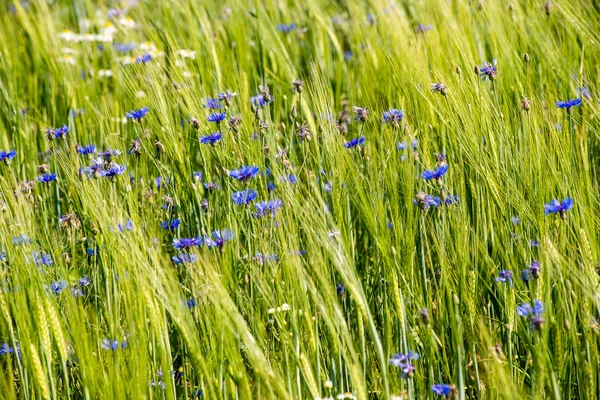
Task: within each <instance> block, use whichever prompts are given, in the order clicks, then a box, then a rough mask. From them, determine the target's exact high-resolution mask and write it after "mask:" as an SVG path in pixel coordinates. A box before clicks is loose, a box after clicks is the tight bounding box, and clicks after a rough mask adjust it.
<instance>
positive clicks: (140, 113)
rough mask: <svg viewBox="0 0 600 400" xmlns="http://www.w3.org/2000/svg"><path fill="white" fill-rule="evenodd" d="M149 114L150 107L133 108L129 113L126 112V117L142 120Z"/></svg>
mask: <svg viewBox="0 0 600 400" xmlns="http://www.w3.org/2000/svg"><path fill="white" fill-rule="evenodd" d="M146 114H148V107H147V106H146V107H143V108H140V109H139V110H132V111H129V112H128V113H125V117H127V119H130V120H133V121H138V122H140V121H141V120H142V118H144V117H145V116H146Z"/></svg>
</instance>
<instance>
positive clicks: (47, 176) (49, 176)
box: [37, 174, 56, 183]
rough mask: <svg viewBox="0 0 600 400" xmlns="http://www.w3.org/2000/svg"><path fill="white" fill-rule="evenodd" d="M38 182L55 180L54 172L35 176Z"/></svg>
mask: <svg viewBox="0 0 600 400" xmlns="http://www.w3.org/2000/svg"><path fill="white" fill-rule="evenodd" d="M37 180H38V182H41V183H49V182H52V181H54V180H56V174H44V175H40V176H38V177H37Z"/></svg>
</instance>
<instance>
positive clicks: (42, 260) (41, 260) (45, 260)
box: [32, 251, 54, 266]
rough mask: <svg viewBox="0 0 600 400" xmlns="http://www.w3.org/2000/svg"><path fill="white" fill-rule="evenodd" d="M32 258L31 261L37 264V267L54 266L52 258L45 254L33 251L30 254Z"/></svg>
mask: <svg viewBox="0 0 600 400" xmlns="http://www.w3.org/2000/svg"><path fill="white" fill-rule="evenodd" d="M32 256H33V261H34V262H35V263H36V264H37V265H46V266H48V265H52V264H54V261H53V260H52V256H51V255H50V254H46V253H40V252H37V251H34V252H33V253H32Z"/></svg>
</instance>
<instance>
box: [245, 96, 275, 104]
mask: <svg viewBox="0 0 600 400" xmlns="http://www.w3.org/2000/svg"><path fill="white" fill-rule="evenodd" d="M272 102H273V97H270V99H269V101H268V102H266V101H265V99H264V96H263V95H261V94H259V95H256V96H252V97H250V103H252V104H254V105H255V106H256V107H264V106H266V105H267V104H270V103H272Z"/></svg>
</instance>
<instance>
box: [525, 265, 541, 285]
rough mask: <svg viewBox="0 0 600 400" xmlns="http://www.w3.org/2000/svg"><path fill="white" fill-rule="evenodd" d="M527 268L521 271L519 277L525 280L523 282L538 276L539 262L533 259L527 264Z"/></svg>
mask: <svg viewBox="0 0 600 400" xmlns="http://www.w3.org/2000/svg"><path fill="white" fill-rule="evenodd" d="M528 267H529V268H527V269H525V270H523V271H521V279H523V280H524V281H525V283H527V282H529V281H530V280H532V279H537V278H539V277H540V269H541V268H540V262H539V261H533V262H532V263H531V265H528Z"/></svg>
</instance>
